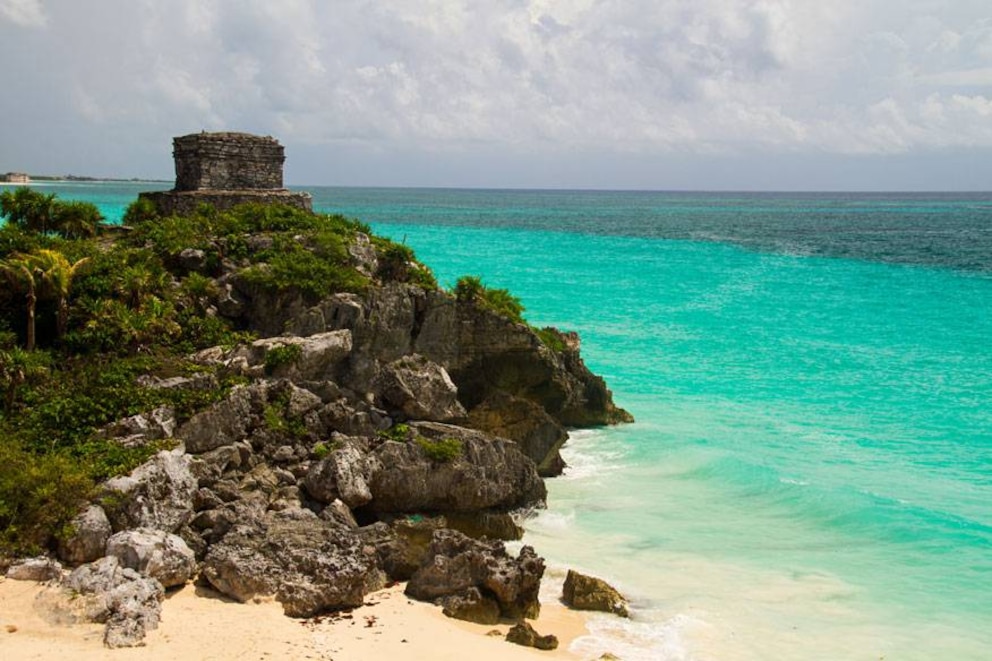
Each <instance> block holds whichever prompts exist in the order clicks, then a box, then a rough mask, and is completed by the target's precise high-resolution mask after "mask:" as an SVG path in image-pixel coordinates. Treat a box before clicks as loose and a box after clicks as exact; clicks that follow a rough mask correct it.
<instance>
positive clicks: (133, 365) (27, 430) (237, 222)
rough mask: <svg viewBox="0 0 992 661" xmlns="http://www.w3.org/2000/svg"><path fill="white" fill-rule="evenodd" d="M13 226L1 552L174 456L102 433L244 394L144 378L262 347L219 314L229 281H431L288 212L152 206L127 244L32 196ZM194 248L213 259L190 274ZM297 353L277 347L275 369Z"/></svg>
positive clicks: (88, 208) (143, 205)
mask: <svg viewBox="0 0 992 661" xmlns="http://www.w3.org/2000/svg"><path fill="white" fill-rule="evenodd" d="M0 215H3V216H4V217H5V218H6V220H7V222H6V223H5V224H4V225H3V226H2V227H0V397H2V401H0V404H2V406H0V553H28V552H35V551H39V550H43V549H44V548H46V547H51V546H52V544H53V543H54V542H55V540H56V538H57V536H58V535H59V534H61V532H62V531H63V530H64V529H65V526H66V525H67V524H68V522H69V520H70V519H71V518H72V516H73V515H74V514H75V513H76V508H77V507H78V506H79V504H80V503H81V502H83V501H84V500H85V499H86V498H87V497H88V496H89V495H90V493H91V490H92V489H93V486H94V485H95V484H97V483H98V482H99V481H101V480H104V479H106V478H107V477H110V476H113V475H118V474H122V473H125V472H127V471H130V470H131V469H133V468H134V467H135V466H137V465H139V464H140V463H142V462H143V461H145V460H146V459H147V458H148V457H149V456H151V455H152V454H153V453H155V452H157V451H158V450H160V449H162V448H163V447H168V445H169V442H168V441H166V442H164V443H157V444H151V445H148V446H145V447H140V448H125V447H122V446H121V445H119V444H117V443H115V442H113V441H112V440H107V439H105V438H104V434H101V433H100V430H101V429H103V428H104V427H106V426H107V425H109V424H111V423H113V422H114V421H116V420H119V419H121V418H124V417H127V416H131V415H135V414H138V413H142V412H147V411H150V410H152V409H154V408H156V407H158V406H170V407H172V408H173V409H174V410H175V411H176V415H177V418H178V419H179V421H180V422H182V421H184V420H186V419H188V418H189V417H190V416H192V415H193V414H194V413H196V412H197V411H199V410H202V409H203V408H204V407H206V406H209V405H210V404H212V403H213V402H216V401H218V400H220V399H222V398H223V397H225V396H226V395H227V393H228V391H229V389H230V388H231V387H233V385H235V383H236V380H234V379H232V380H229V381H226V382H222V383H221V387H220V388H218V389H216V390H195V389H192V390H190V389H175V390H172V389H154V388H150V387H145V386H142V385H140V383H139V380H138V377H139V376H142V375H151V376H156V377H160V378H168V377H173V376H191V375H193V374H195V373H198V372H201V371H203V370H204V368H203V367H202V366H200V365H195V364H193V363H190V362H189V361H187V360H186V359H185V358H184V356H187V355H188V354H190V353H192V352H194V351H197V350H200V349H204V348H207V347H210V346H215V345H228V346H230V345H234V344H237V343H238V342H244V341H248V340H250V339H252V338H253V335H252V334H251V333H250V332H249V331H247V330H244V329H242V328H238V327H236V326H234V325H232V322H231V321H229V320H227V319H226V318H224V317H223V316H221V315H219V314H217V313H216V307H217V301H218V299H219V297H220V295H221V292H220V288H219V287H218V284H217V281H216V280H215V278H217V277H218V276H219V275H221V274H227V276H228V277H229V278H236V279H238V280H239V282H241V283H243V284H244V285H247V286H250V287H252V288H255V289H257V290H258V291H260V292H271V293H273V294H280V295H282V294H285V293H288V294H290V295H291V294H292V293H294V292H295V293H297V294H299V295H300V296H302V297H303V298H304V299H307V300H316V299H318V298H320V297H323V296H326V295H328V294H332V293H335V292H340V291H350V292H362V291H364V290H365V289H366V288H367V287H368V286H369V285H370V284H371V283H372V282H373V279H376V280H379V281H400V282H411V283H420V284H427V283H431V286H433V284H432V283H433V282H434V280H433V276H432V275H431V274H430V271H429V270H428V269H427V268H426V267H424V266H423V265H421V264H419V263H417V262H416V261H415V260H414V258H413V254H412V252H411V251H410V250H409V249H408V248H406V247H405V246H400V245H397V244H394V243H392V242H390V241H388V240H385V239H379V238H376V237H371V243H365V245H367V246H369V249H370V250H374V251H375V255H376V257H377V258H378V260H379V265H380V267H379V268H378V269H377V270H376V272H375V273H373V274H371V275H368V274H367V270H366V272H363V271H361V270H359V269H358V268H356V264H357V263H358V262H356V258H355V257H353V256H352V254H351V252H350V250H349V248H350V246H351V245H352V244H355V243H356V241H357V239H358V237H357V235H358V234H359V233H363V234H368V233H369V228H368V226H367V225H364V224H363V223H360V222H358V221H355V220H352V219H349V218H345V217H343V216H337V215H323V214H314V213H309V212H305V211H301V210H299V209H294V208H290V207H283V206H278V205H242V206H240V207H237V208H235V209H232V210H230V211H224V212H219V211H217V210H215V209H214V208H212V207H208V206H205V207H202V208H201V209H198V210H197V212H196V213H195V214H193V215H191V216H188V217H182V216H170V217H160V216H158V214H157V213H156V210H155V207H154V205H153V204H152V203H151V202H150V201H148V200H144V199H139V200H137V201H135V202H134V203H133V204H132V205H131V206H130V207H129V208H128V210H127V212H126V214H125V216H124V219H125V222H126V223H127V224H128V225H129V226H131V228H132V229H131V231H129V232H127V233H120V234H119V235H115V238H114V239H111V238H110V237H108V236H99V235H98V230H99V229H100V221H101V220H102V219H101V218H100V215H99V212H98V210H97V209H96V207H94V206H93V205H88V204H84V203H78V202H62V201H59V200H57V199H56V198H55V197H54V196H51V195H44V194H41V193H37V192H35V191H33V190H31V189H28V188H23V189H16V190H13V191H5V192H4V193H0ZM363 241H364V240H363ZM187 249H193V250H197V251H202V259H200V260H198V261H197V262H196V264H195V265H194V266H192V267H191V266H190V263H189V261H188V260H185V259H184V251H186V250H187ZM187 254H188V253H187ZM356 254H357V253H356ZM299 354H300V349H299V347H296V346H292V345H286V346H283V347H277V348H274V349H273V350H271V351H270V352H269V354H268V355H267V356H266V365H265V366H266V370H267V371H270V372H271V371H272V370H275V369H277V368H278V367H280V366H282V365H289V364H292V363H293V362H295V361H297V360H298V359H299V358H300V355H299ZM285 412H286V406H285V402H282V401H277V402H275V403H273V404H272V405H271V406H270V407H269V409H268V410H266V412H265V420H266V423H267V424H268V426H269V428H270V429H272V430H274V431H277V432H280V433H287V434H291V435H293V436H297V437H302V436H304V435H305V434H306V429H305V426H304V424H303V422H302V420H298V419H294V418H292V417H291V416H287V415H286V413H285ZM394 429H395V430H397V432H398V430H399V429H401V427H399V426H398V427H397V428H394ZM404 440H406V439H404ZM331 449H332V448H330V447H329V446H327V445H326V444H323V445H321V444H318V445H316V446H315V447H314V453H315V455H319V454H322V453H326V452H329V451H330V450H331Z"/></svg>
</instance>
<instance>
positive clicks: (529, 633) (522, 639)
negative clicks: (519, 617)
mask: <svg viewBox="0 0 992 661" xmlns="http://www.w3.org/2000/svg"><path fill="white" fill-rule="evenodd" d="M506 640H507V642H509V643H515V644H517V645H522V646H524V647H533V648H535V649H539V650H553V649H557V648H558V637H557V636H555V635H553V634H548V635H547V636H542V635H541V634H539V633H537V631H535V630H534V627H532V626H531V624H530V623H529V622H519V623H517V624H515V625H513V627H511V628H510V630H509V631H507V632H506Z"/></svg>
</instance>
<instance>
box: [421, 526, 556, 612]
mask: <svg viewBox="0 0 992 661" xmlns="http://www.w3.org/2000/svg"><path fill="white" fill-rule="evenodd" d="M543 575H544V560H543V559H542V558H540V557H538V556H537V554H535V553H534V549H533V548H531V547H530V546H524V547H523V548H522V549H521V550H520V554H519V555H518V556H517V557H516V558H513V557H511V556H510V555H509V554H507V552H506V548H505V547H504V546H503V544H502V542H488V541H478V540H473V539H471V538H469V537H466V536H465V535H463V534H461V533H460V532H456V531H454V530H447V529H444V530H438V531H436V532H435V533H434V536H433V538H432V540H431V546H430V549H429V551H428V553H427V558H426V560H425V562H424V564H423V565H422V566H421V567H420V569H418V570H417V571H416V572H415V573H414V574H413V576H412V577H411V578H410V581H409V582H408V583H407V586H406V594H407V595H409V596H411V597H413V598H414V599H421V600H424V601H434V600H437V599H441V598H444V597H450V596H461V597H463V598H465V599H471V597H470V596H469V589H470V588H476V589H477V590H478V591H479V593H480V594H481V595H482V596H485V597H487V598H491V599H493V600H494V601H495V602H496V603H497V604H498V606H499V612H500V615H501V616H502V617H507V618H511V619H519V618H524V617H527V618H535V617H537V616H538V614H539V613H540V610H541V604H540V601H538V591H539V589H540V587H541V577H542V576H543Z"/></svg>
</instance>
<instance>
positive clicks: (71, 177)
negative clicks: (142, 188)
mask: <svg viewBox="0 0 992 661" xmlns="http://www.w3.org/2000/svg"><path fill="white" fill-rule="evenodd" d="M28 177H29V178H30V182H29V183H33V182H40V181H47V182H51V181H93V182H100V181H108V182H117V183H120V182H143V181H147V182H149V183H156V184H158V183H162V184H171V183H172V180H170V179H145V178H142V177H130V178H124V177H88V176H85V175H78V174H63V175H60V174H28ZM0 183H15V182H2V181H0Z"/></svg>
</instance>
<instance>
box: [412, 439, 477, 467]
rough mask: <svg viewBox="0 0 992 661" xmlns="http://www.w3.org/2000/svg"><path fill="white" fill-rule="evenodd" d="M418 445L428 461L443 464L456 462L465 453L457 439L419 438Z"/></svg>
mask: <svg viewBox="0 0 992 661" xmlns="http://www.w3.org/2000/svg"><path fill="white" fill-rule="evenodd" d="M416 443H417V445H418V446H419V447H420V449H421V450H423V451H424V454H425V455H427V458H428V459H430V460H431V461H434V462H437V463H441V464H443V463H448V462H449V461H454V460H455V459H457V458H458V457H460V456H462V453H463V452H464V451H465V448H464V446H463V445H462V442H461V441H460V440H458V439H457V438H450V437H448V438H439V439H429V438H425V437H423V436H417V439H416Z"/></svg>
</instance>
